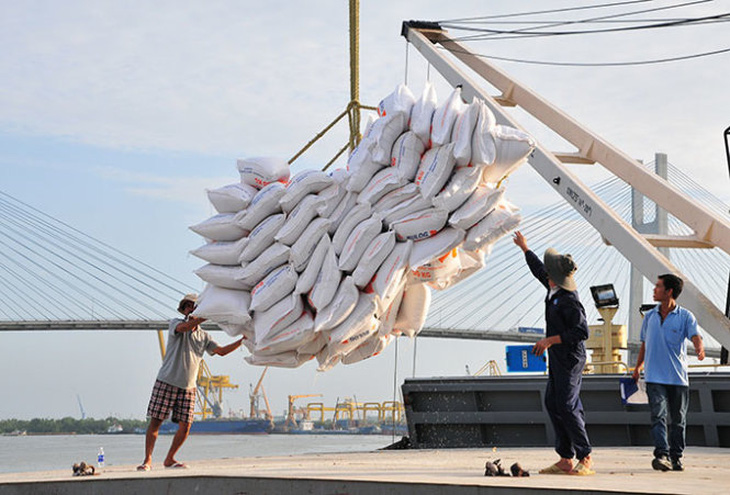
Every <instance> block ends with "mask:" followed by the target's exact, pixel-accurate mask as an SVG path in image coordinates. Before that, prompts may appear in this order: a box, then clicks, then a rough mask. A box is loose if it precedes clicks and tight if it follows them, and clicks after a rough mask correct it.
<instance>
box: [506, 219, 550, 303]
mask: <svg viewBox="0 0 730 495" xmlns="http://www.w3.org/2000/svg"><path fill="white" fill-rule="evenodd" d="M512 242H514V243H515V244H516V245H517V246H518V247H519V248H520V249H522V252H523V253H525V261H527V266H528V267H529V268H530V271H531V272H532V275H533V276H534V277H535V278H536V279H537V280H538V281H539V282H540V283H541V284H542V285H544V286H545V288H546V289H549V288H550V284H549V283H548V276H547V270H545V265H543V264H542V261H540V258H538V257H537V255H536V254H535V253H533V252H532V251H530V248H528V247H527V240H526V239H525V236H524V235H522V232H520V231H519V230H518V231H517V232H515V235H514V236H512Z"/></svg>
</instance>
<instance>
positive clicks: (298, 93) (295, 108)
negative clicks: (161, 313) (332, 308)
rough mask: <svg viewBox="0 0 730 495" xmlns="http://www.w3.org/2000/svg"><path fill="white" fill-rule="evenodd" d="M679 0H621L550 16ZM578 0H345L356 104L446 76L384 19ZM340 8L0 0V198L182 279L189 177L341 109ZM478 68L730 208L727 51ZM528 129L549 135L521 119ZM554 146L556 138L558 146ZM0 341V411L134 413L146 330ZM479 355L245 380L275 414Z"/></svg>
mask: <svg viewBox="0 0 730 495" xmlns="http://www.w3.org/2000/svg"><path fill="white" fill-rule="evenodd" d="M590 3H591V4H596V3H598V2H590ZM679 3H680V2H669V1H652V2H641V3H635V4H631V5H626V6H623V7H614V8H613V9H597V10H592V11H585V12H582V13H580V14H579V15H577V14H572V16H571V17H570V18H574V19H575V18H578V17H581V18H586V17H594V16H599V15H606V14H609V13H617V12H625V11H627V10H639V9H649V8H656V7H662V6H669V5H676V4H679ZM587 4H588V3H586V2H577V1H575V0H573V1H567V0H566V1H563V0H561V1H558V0H549V1H545V0H543V1H539V2H538V1H532V0H529V1H528V0H522V1H520V2H514V1H511V0H510V1H507V0H499V1H491V2H481V1H477V0H463V1H460V2H443V1H419V2H412V1H409V2H406V1H392V0H391V1H388V2H385V1H380V0H373V1H363V2H361V7H360V9H361V11H360V22H361V25H360V44H361V45H360V64H361V65H360V71H361V72H360V95H361V98H360V99H361V102H362V103H364V104H367V105H376V104H377V103H378V101H380V100H381V99H382V98H384V97H385V96H386V95H387V94H389V93H390V92H391V91H392V90H393V89H394V88H395V86H396V85H397V84H399V83H401V82H404V81H405V80H406V79H407V82H408V84H409V85H410V86H411V87H412V89H413V91H414V93H416V94H419V93H420V91H421V90H422V88H423V85H424V82H425V81H426V80H427V78H429V79H430V80H431V81H432V82H433V83H434V84H435V85H436V88H437V92H438V95H439V99H444V98H446V97H447V96H448V94H449V91H450V89H449V87H448V85H447V84H446V83H445V82H444V81H443V79H441V78H440V76H439V75H438V74H437V73H435V71H433V70H429V69H428V64H427V63H426V62H425V61H424V60H423V59H422V58H421V57H420V55H419V54H418V53H417V51H416V50H415V49H413V48H412V47H410V48H408V47H407V44H406V42H405V40H404V38H403V37H402V36H400V29H401V23H402V21H403V20H407V19H423V20H446V19H463V18H470V17H475V16H487V15H497V14H509V13H514V12H527V11H534V10H546V9H557V8H567V7H575V6H577V5H587ZM728 11H730V2H727V1H714V2H696V3H694V4H693V5H690V6H687V7H684V8H681V9H674V10H670V11H666V12H656V13H647V14H643V15H641V16H634V17H633V18H635V19H654V20H656V19H659V18H681V17H698V16H708V15H716V14H720V13H725V12H728ZM568 17H569V16H568V14H566V13H556V14H551V15H545V16H542V17H539V18H537V17H533V19H539V20H546V19H552V20H556V19H557V20H564V19H566V18H568ZM347 21H348V12H347V2H344V1H335V0H329V1H324V0H323V1H312V2H291V1H289V2H287V1H271V2H265V3H261V2H250V1H238V2H233V1H214V0H212V1H206V2H192V1H183V2H180V1H175V2H173V1H159V2H154V5H151V4H150V3H149V2H139V1H130V2H111V1H86V2H84V1H75V0H68V1H64V2H54V1H26V2H11V1H9V0H3V1H0V46H3V47H6V49H4V50H2V51H0V73H2V74H3V77H2V79H0V169H1V170H2V190H3V191H4V192H6V193H8V194H10V195H12V196H14V197H16V198H18V199H20V200H22V201H24V202H26V203H29V204H30V205H32V206H34V207H36V208H38V209H40V210H42V211H44V212H46V213H48V214H50V215H52V216H54V217H56V218H58V219H60V220H62V221H64V222H67V223H69V224H71V225H73V226H74V227H75V228H77V229H79V230H81V231H83V232H86V233H88V234H90V235H92V236H93V237H96V238H98V239H101V240H103V241H104V242H107V243H109V244H112V245H114V246H116V247H118V248H119V249H120V250H122V251H123V252H126V253H128V254H130V255H132V256H134V257H135V258H138V259H140V260H143V261H145V262H146V263H149V264H150V265H152V266H155V267H156V268H158V269H160V270H162V271H165V272H166V273H169V274H170V275H172V276H174V277H176V278H178V279H179V280H182V281H185V282H186V283H188V284H190V285H192V286H195V287H200V288H201V289H202V283H201V282H200V281H199V280H197V279H196V277H195V275H193V273H192V271H193V270H194V269H195V268H197V267H198V266H199V265H200V264H201V263H200V260H197V259H195V258H194V257H192V256H190V255H189V254H188V251H189V250H191V249H194V248H195V247H197V246H198V245H200V244H201V239H200V238H199V237H198V236H197V235H196V234H194V233H192V232H190V231H189V230H188V229H187V227H188V226H189V225H192V224H195V223H198V222H200V221H202V220H204V219H205V218H207V217H208V216H210V215H212V214H213V213H214V211H213V209H212V207H211V206H210V205H209V204H208V203H207V200H206V196H205V189H206V188H210V187H217V186H221V185H225V184H228V183H232V182H236V181H237V180H238V174H237V171H236V164H235V161H236V158H242V157H246V156H261V155H266V156H280V157H284V158H289V157H291V156H293V155H294V153H296V152H297V151H298V150H299V149H300V148H301V147H302V146H303V145H304V144H305V143H306V142H307V141H308V140H309V139H311V138H312V137H313V136H314V135H315V134H316V133H317V132H319V131H320V130H321V129H322V128H323V127H324V126H325V125H326V124H327V123H329V122H330V121H331V120H332V119H333V118H334V117H335V116H336V115H338V114H339V113H340V112H341V111H342V110H343V109H344V108H345V106H346V105H347V103H348V101H349V94H350V90H349V72H348V71H349V58H348V57H349V55H348V26H347ZM610 26H611V24H598V25H596V24H592V25H590V27H591V28H594V29H596V28H602V29H603V28H605V27H610ZM492 27H499V28H501V29H509V28H510V25H492ZM452 33H453V34H456V35H459V36H460V35H464V34H465V33H464V32H463V31H457V30H453V31H452ZM728 33H730V30H728V29H727V28H726V27H724V24H723V23H720V24H706V25H703V26H694V27H678V28H672V29H654V30H645V31H640V32H620V33H610V34H593V35H585V36H579V37H577V36H561V37H550V38H534V39H523V38H520V39H510V40H501V41H498V40H492V41H481V42H474V43H473V45H472V46H473V47H474V51H476V52H478V53H482V54H492V55H495V56H499V57H508V58H519V59H529V60H539V61H550V62H581V63H585V62H626V61H646V60H652V59H663V58H670V57H676V56H685V55H692V54H696V53H703V52H709V51H714V50H722V49H727V48H729V47H730V34H728ZM496 63H497V64H498V65H499V66H500V67H502V68H503V69H505V70H506V71H507V72H509V73H510V74H512V75H513V76H514V77H515V78H516V79H518V80H519V81H521V82H523V83H525V84H527V85H528V86H529V87H531V88H532V89H534V90H535V91H537V92H538V93H540V94H541V95H542V96H544V97H546V98H547V99H548V100H549V101H551V102H552V103H553V104H555V105H556V106H558V107H559V108H561V109H562V110H563V111H565V112H566V113H568V114H569V115H571V116H572V117H573V118H575V119H576V120H577V121H579V122H581V123H583V124H585V125H586V126H587V127H588V128H589V129H591V130H593V131H595V132H597V133H598V134H599V135H601V136H602V137H604V138H605V139H607V140H608V141H609V142H611V143H613V144H614V145H616V146H617V147H618V148H620V149H622V150H623V151H625V152H626V153H628V154H629V155H631V156H633V157H635V158H637V159H640V160H643V161H646V162H649V161H651V160H652V159H653V156H654V153H655V152H663V153H667V154H668V156H669V161H670V162H671V163H673V164H675V165H677V166H679V167H680V168H682V169H683V170H684V171H685V172H686V173H688V174H689V175H691V176H692V178H693V179H694V180H695V181H697V182H698V183H700V184H701V185H703V186H704V187H705V188H707V189H708V190H710V191H711V192H712V193H714V194H715V195H717V196H718V197H720V198H721V199H723V200H725V201H726V202H729V201H730V187H729V186H730V181H729V180H728V165H727V162H726V158H725V148H724V144H723V131H724V130H725V129H726V128H727V127H728V126H730V120H729V119H728V113H727V109H728V108H730V94H729V92H728V90H727V81H728V80H730V53H723V54H718V55H714V56H708V57H702V58H695V59H691V60H685V61H679V62H671V63H664V64H654V65H636V66H610V67H564V66H546V65H533V64H520V63H514V62H506V61H504V62H499V61H497V62H496ZM516 115H520V112H519V111H517V113H516ZM530 132H532V133H533V134H534V135H535V137H537V138H538V139H539V140H541V141H544V142H546V143H549V144H552V140H553V138H552V137H550V135H549V133H547V132H546V131H545V130H544V129H542V128H541V127H540V126H536V127H532V128H530ZM345 140H346V129H345V128H344V127H342V128H338V129H337V130H336V132H335V134H334V135H333V137H329V138H327V139H325V140H324V141H323V142H322V143H321V144H318V145H316V146H315V147H314V148H313V149H312V150H311V151H310V152H307V153H306V154H305V155H304V156H303V157H302V158H301V159H300V160H298V161H297V162H296V163H295V164H294V166H293V167H292V171H293V172H297V171H300V170H303V169H306V168H320V167H321V166H322V165H323V164H324V163H326V162H327V161H328V160H329V159H330V157H331V156H332V155H333V154H334V153H335V150H338V149H339V148H340V147H341V146H342V145H343V144H344V142H345ZM561 145H562V143H559V142H557V141H556V142H555V146H556V147H557V148H556V149H559V148H560V146H561ZM339 164H340V165H341V162H340V163H339ZM574 171H575V172H576V173H577V174H579V176H580V177H581V178H582V179H584V180H585V181H586V182H591V181H594V180H597V179H600V178H602V177H606V176H607V174H606V173H605V172H604V171H602V170H601V168H600V167H598V166H596V167H586V166H578V167H576V168H575V169H574ZM508 196H509V198H510V200H511V201H512V202H513V203H515V204H517V205H518V206H520V207H521V208H523V210H524V211H529V210H530V209H531V208H532V209H535V208H539V207H542V206H545V205H546V204H549V203H551V202H553V201H556V200H557V199H558V196H556V194H555V193H554V192H553V191H552V188H551V187H549V186H547V185H546V184H545V183H544V181H543V180H542V179H541V178H540V177H539V176H538V175H537V174H536V173H535V172H534V171H533V170H532V169H530V168H529V166H525V167H523V168H521V169H520V170H519V171H518V172H517V173H515V174H514V176H513V177H512V178H511V179H510V181H509V183H508ZM181 292H182V290H181ZM173 311H174V308H170V316H171V317H172V316H173V315H174V313H173ZM216 338H217V339H219V341H220V342H221V343H227V342H228V341H229V338H228V337H227V336H225V335H223V334H217V335H216ZM0 345H2V347H3V349H7V350H8V351H7V358H6V359H4V360H3V362H2V364H0V373H2V377H3V378H2V381H0V396H2V397H4V400H3V401H0V419H4V418H10V417H19V418H31V417H63V416H76V417H78V416H79V413H80V408H79V400H80V401H81V403H82V404H83V406H84V409H85V411H86V414H87V415H89V416H94V417H105V416H108V415H116V416H120V417H125V418H126V417H134V418H140V419H141V418H143V417H144V411H145V408H146V404H147V400H148V398H149V392H150V390H151V387H152V383H153V381H154V377H155V375H156V372H157V369H158V368H159V349H158V347H157V338H156V336H155V335H153V334H152V333H144V332H134V333H131V334H129V333H126V334H125V333H108V332H107V333H101V332H100V333H89V332H64V333H62V334H53V333H48V332H37V333H12V334H10V333H6V334H0ZM414 347H417V352H416V360H415V366H414V359H413V354H414ZM243 356H244V353H243V351H241V352H237V353H234V354H233V355H231V356H227V357H225V358H213V359H211V360H210V365H211V367H212V369H213V371H214V373H216V374H229V375H230V376H231V380H232V381H233V382H235V383H239V384H240V385H241V389H240V390H239V391H238V392H234V393H233V394H228V398H227V399H226V400H225V401H224V402H225V404H226V406H225V407H226V410H228V409H230V410H234V411H238V410H240V409H246V408H247V402H248V398H247V390H248V384H249V383H255V382H256V381H257V379H258V377H259V375H260V372H261V369H260V368H254V367H251V366H249V365H247V364H246V363H245V362H244V361H243ZM490 359H496V360H498V361H499V362H501V363H503V362H504V343H490V342H474V341H468V342H464V341H457V340H437V339H419V340H418V341H417V344H414V342H413V341H409V340H405V339H403V340H401V341H400V342H399V345H398V348H397V353H396V346H394V345H391V346H390V347H389V348H388V349H387V351H386V352H384V353H383V355H381V356H378V357H377V358H374V359H371V360H369V361H367V362H363V363H360V364H356V365H352V366H347V367H345V366H337V367H335V368H334V369H333V370H331V371H330V372H327V373H317V372H316V371H315V368H316V366H314V365H313V363H308V364H307V365H305V366H303V367H302V368H300V369H297V370H279V369H272V370H270V372H269V374H268V375H267V378H266V381H265V382H264V383H265V386H266V390H267V393H268V395H269V399H270V400H271V402H272V407H273V409H274V412H275V413H276V414H280V413H281V412H282V411H283V409H284V408H285V406H286V396H287V395H289V394H310V393H321V394H323V395H324V398H323V400H324V401H325V403H327V404H331V405H334V403H335V401H336V400H337V399H338V398H340V399H342V398H344V397H353V396H354V397H356V398H357V399H358V400H361V401H384V400H392V399H393V397H394V384H396V385H398V384H400V383H401V382H402V381H403V379H404V378H406V377H410V376H412V374H413V371H414V368H415V373H416V375H417V376H453V375H462V374H465V373H466V368H467V367H469V369H470V370H471V371H472V372H474V371H475V370H476V369H479V368H480V367H481V366H482V365H483V364H485V363H486V362H487V361H488V360H490ZM396 396H397V393H396ZM396 398H397V397H396Z"/></svg>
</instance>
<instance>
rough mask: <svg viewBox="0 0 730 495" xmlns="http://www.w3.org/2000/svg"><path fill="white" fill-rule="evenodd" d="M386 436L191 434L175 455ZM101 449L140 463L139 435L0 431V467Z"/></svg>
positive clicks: (165, 438)
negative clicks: (37, 433) (17, 434)
mask: <svg viewBox="0 0 730 495" xmlns="http://www.w3.org/2000/svg"><path fill="white" fill-rule="evenodd" d="M398 439H399V438H398V437H396V438H393V437H392V436H391V435H278V434H276V435H191V436H189V437H188V439H187V441H186V442H185V444H184V445H183V447H182V449H181V450H180V451H179V452H178V455H177V458H178V460H181V461H185V462H189V463H193V462H194V461H195V460H199V459H222V458H229V457H260V456H277V455H291V454H312V453H325V452H326V453H332V452H368V451H373V450H377V449H379V448H381V447H385V446H387V445H390V444H391V443H393V442H394V441H397V440H398ZM171 441H172V435H160V437H159V438H158V440H157V445H156V447H155V452H154V455H153V458H152V462H153V464H159V465H161V463H162V461H163V459H164V458H165V454H166V453H167V449H168V448H169V446H170V442H171ZM99 447H103V448H104V454H105V462H106V465H107V466H114V465H124V464H139V463H140V462H141V461H142V459H143V457H144V435H28V436H17V437H13V436H0V472H3V473H18V472H27V471H51V470H59V469H60V470H63V469H68V471H69V473H70V472H71V466H72V465H73V464H74V463H76V462H80V461H86V462H87V463H92V462H93V463H94V464H95V465H96V456H97V453H98V452H99Z"/></svg>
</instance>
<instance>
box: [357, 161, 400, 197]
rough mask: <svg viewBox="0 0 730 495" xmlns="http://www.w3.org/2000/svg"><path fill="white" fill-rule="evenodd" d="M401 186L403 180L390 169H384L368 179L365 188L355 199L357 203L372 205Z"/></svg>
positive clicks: (395, 171) (396, 172)
mask: <svg viewBox="0 0 730 495" xmlns="http://www.w3.org/2000/svg"><path fill="white" fill-rule="evenodd" d="M402 185H403V180H402V179H401V177H400V175H399V174H398V171H397V170H395V169H393V168H392V167H386V168H384V169H382V170H380V171H379V172H378V173H377V174H375V175H373V178H372V179H370V182H368V184H367V186H365V188H364V189H363V190H362V191H360V194H359V195H358V197H357V202H358V203H361V204H364V203H367V204H370V205H373V204H375V203H376V202H377V201H378V200H379V199H380V198H382V197H383V196H384V195H385V194H387V193H389V192H390V191H392V190H394V189H397V188H399V187H400V186H402Z"/></svg>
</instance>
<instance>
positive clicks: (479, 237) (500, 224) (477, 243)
mask: <svg viewBox="0 0 730 495" xmlns="http://www.w3.org/2000/svg"><path fill="white" fill-rule="evenodd" d="M521 221H522V216H521V215H520V214H519V213H517V212H516V211H515V210H514V209H513V208H512V207H510V206H507V205H504V204H500V205H498V206H497V207H496V208H495V209H494V210H492V212H491V213H490V214H489V215H487V216H486V217H485V218H484V219H483V220H482V221H480V222H479V223H478V224H476V225H475V226H474V227H472V228H471V229H469V232H468V234H467V236H466V240H465V241H464V249H466V250H469V251H476V250H478V249H483V248H484V247H486V246H489V245H491V244H494V243H495V242H497V241H498V240H499V239H500V238H501V237H502V236H504V235H506V234H507V233H509V232H511V231H512V230H514V229H516V228H517V226H518V225H519V224H520V222H521Z"/></svg>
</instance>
